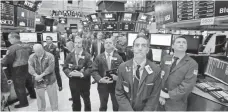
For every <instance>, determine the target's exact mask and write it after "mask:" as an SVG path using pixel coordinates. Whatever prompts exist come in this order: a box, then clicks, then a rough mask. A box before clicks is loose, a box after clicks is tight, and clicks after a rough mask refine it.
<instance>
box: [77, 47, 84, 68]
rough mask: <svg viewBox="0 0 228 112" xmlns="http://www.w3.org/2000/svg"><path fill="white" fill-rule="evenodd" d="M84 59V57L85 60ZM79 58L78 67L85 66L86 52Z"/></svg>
mask: <svg viewBox="0 0 228 112" xmlns="http://www.w3.org/2000/svg"><path fill="white" fill-rule="evenodd" d="M82 57H84V59H83V58H82ZM78 58H79V59H78V65H83V64H84V60H85V51H84V50H83V51H82V54H81V56H80V57H78Z"/></svg>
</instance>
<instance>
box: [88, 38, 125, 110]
mask: <svg viewBox="0 0 228 112" xmlns="http://www.w3.org/2000/svg"><path fill="white" fill-rule="evenodd" d="M104 44H105V45H104V47H105V52H103V53H101V54H100V55H98V56H97V57H96V58H95V61H94V62H93V67H92V76H93V78H94V79H95V81H96V82H97V83H98V88H97V89H98V93H99V97H100V109H99V110H100V111H106V110H107V103H108V97H109V94H110V96H111V100H112V106H113V111H117V110H118V103H117V101H116V97H115V85H116V80H117V77H118V76H116V75H117V74H116V75H114V74H110V76H109V77H108V74H107V73H106V71H108V70H113V69H117V68H118V66H119V65H120V64H121V63H122V62H123V60H122V58H121V57H120V56H119V55H118V53H117V52H115V51H114V42H113V40H112V39H110V38H107V39H106V40H105V43H104ZM111 78H112V79H113V80H111Z"/></svg>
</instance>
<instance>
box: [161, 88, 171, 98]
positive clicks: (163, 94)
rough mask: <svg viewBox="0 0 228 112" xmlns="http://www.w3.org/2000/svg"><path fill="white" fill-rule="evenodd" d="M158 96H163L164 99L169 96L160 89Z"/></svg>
mask: <svg viewBox="0 0 228 112" xmlns="http://www.w3.org/2000/svg"><path fill="white" fill-rule="evenodd" d="M160 97H163V98H165V99H167V98H170V96H169V94H168V93H166V92H164V91H162V90H161V93H160Z"/></svg>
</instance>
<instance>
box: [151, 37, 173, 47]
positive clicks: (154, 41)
mask: <svg viewBox="0 0 228 112" xmlns="http://www.w3.org/2000/svg"><path fill="white" fill-rule="evenodd" d="M171 41H172V34H150V45H156V46H171Z"/></svg>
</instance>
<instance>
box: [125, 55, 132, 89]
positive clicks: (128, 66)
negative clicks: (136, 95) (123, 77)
mask: <svg viewBox="0 0 228 112" xmlns="http://www.w3.org/2000/svg"><path fill="white" fill-rule="evenodd" d="M126 65H127V66H126V68H125V69H126V72H127V73H126V74H127V76H128V80H129V82H130V86H131V88H132V87H133V59H131V60H130V61H129V62H128V63H127V64H126ZM131 93H132V92H131Z"/></svg>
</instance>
